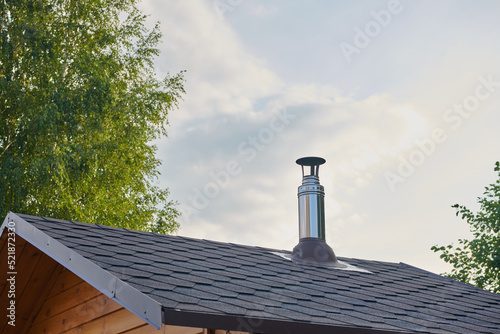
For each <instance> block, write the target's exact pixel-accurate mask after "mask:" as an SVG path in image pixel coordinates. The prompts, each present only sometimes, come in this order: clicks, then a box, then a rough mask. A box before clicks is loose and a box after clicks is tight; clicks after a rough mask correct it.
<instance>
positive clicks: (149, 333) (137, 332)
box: [119, 323, 166, 334]
mask: <svg viewBox="0 0 500 334" xmlns="http://www.w3.org/2000/svg"><path fill="white" fill-rule="evenodd" d="M165 333H166V332H165V326H163V327H162V328H160V329H158V330H157V329H156V328H154V327H153V326H151V325H150V324H148V323H144V324H142V325H140V326H138V327H136V328H132V329H130V330H126V331H123V332H120V333H119V334H165Z"/></svg>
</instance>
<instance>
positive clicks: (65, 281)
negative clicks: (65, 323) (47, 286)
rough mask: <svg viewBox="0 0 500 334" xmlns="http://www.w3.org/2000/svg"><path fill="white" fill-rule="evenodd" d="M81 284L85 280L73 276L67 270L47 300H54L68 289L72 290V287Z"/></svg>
mask: <svg viewBox="0 0 500 334" xmlns="http://www.w3.org/2000/svg"><path fill="white" fill-rule="evenodd" d="M81 282H83V280H82V279H81V278H80V277H78V276H76V275H75V274H73V272H71V270H68V269H66V268H65V269H64V271H63V272H62V273H61V276H60V277H59V279H58V280H57V282H56V283H55V284H54V286H53V287H52V290H51V291H50V293H49V295H48V296H47V298H48V299H49V298H52V297H54V296H55V295H57V294H59V293H62V292H64V291H66V290H67V289H71V288H72V287H74V286H75V285H77V284H80V283H81Z"/></svg>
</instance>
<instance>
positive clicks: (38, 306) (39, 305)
mask: <svg viewBox="0 0 500 334" xmlns="http://www.w3.org/2000/svg"><path fill="white" fill-rule="evenodd" d="M63 269H64V267H63V266H62V265H60V264H57V266H56V269H55V270H54V273H53V274H52V276H51V277H50V279H49V281H48V282H47V284H46V285H45V287H44V288H43V290H42V291H41V293H40V295H39V297H38V301H37V302H36V304H35V305H34V307H33V309H32V310H31V313H30V315H29V317H28V321H27V322H26V323H25V324H24V327H22V328H21V327H20V328H19V332H18V333H23V334H25V333H26V332H27V331H28V330H29V328H30V327H31V325H32V324H33V322H34V320H35V319H36V317H37V315H38V313H39V312H40V309H41V308H42V306H43V305H44V304H45V301H46V298H47V295H48V294H49V292H50V290H51V289H52V286H53V285H54V283H55V282H56V281H57V279H58V278H59V275H61V272H62V271H63Z"/></svg>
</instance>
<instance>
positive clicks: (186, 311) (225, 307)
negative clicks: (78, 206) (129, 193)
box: [18, 215, 500, 333]
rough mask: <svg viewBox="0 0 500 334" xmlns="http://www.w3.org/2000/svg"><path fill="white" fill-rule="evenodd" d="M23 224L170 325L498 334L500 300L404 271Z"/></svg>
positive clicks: (35, 220) (87, 228) (122, 232)
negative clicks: (156, 310) (152, 304)
mask: <svg viewBox="0 0 500 334" xmlns="http://www.w3.org/2000/svg"><path fill="white" fill-rule="evenodd" d="M18 216H20V217H21V218H22V219H24V220H25V221H26V222H28V223H30V224H32V225H33V226H34V227H36V228H37V229H39V230H41V231H43V232H44V233H45V234H47V235H49V236H50V237H52V238H54V239H56V240H57V241H59V242H61V243H62V244H63V245H65V246H66V247H68V248H70V249H71V250H74V251H76V252H77V253H79V254H80V255H82V256H83V257H85V258H87V259H89V260H90V261H92V262H94V263H95V264H97V265H98V266H100V267H101V268H103V269H105V270H106V271H108V272H109V273H111V274H112V275H114V276H116V277H117V278H119V279H120V280H122V281H124V282H126V283H128V284H129V285H130V286H132V287H134V288H135V289H137V290H139V291H140V292H142V293H143V294H145V295H147V296H149V297H150V298H152V299H154V300H156V301H157V302H159V303H160V304H161V305H162V308H163V311H164V317H165V319H164V321H165V323H167V324H168V323H170V324H184V325H186V326H187V325H188V324H187V323H185V322H187V321H189V322H191V323H190V325H191V326H193V327H195V326H199V327H208V326H207V325H206V324H207V323H210V319H218V320H219V321H221V322H223V321H226V322H227V323H228V324H231V326H232V328H231V329H239V330H242V331H243V330H245V331H252V332H261V331H262V332H271V331H272V330H273V329H274V330H275V331H276V333H278V332H288V333H293V332H294V331H295V330H297V332H298V331H303V330H305V331H307V330H309V331H310V330H311V329H312V328H313V327H307V326H313V325H314V326H315V327H314V332H316V333H320V332H322V331H329V330H330V331H331V330H332V328H331V327H338V329H339V330H340V331H339V332H338V333H362V332H366V333H370V332H374V333H378V331H376V330H380V333H390V332H403V333H405V332H410V333H500V295H496V294H493V293H489V292H486V291H483V290H480V289H477V288H475V287H472V286H469V285H466V284H462V283H458V282H455V281H453V280H451V279H448V278H444V277H442V276H439V275H435V274H432V273H429V272H427V271H424V270H421V269H418V268H415V267H412V266H409V265H406V264H403V263H399V264H397V263H387V262H378V261H368V260H359V259H350V258H339V260H341V261H343V262H345V263H348V264H350V265H352V266H355V267H357V268H359V269H364V270H366V271H369V272H362V271H346V270H338V269H328V268H318V267H310V266H309V267H304V266H301V265H297V264H294V263H293V262H291V261H289V260H287V259H286V258H284V257H282V256H279V255H276V253H277V252H278V253H282V254H288V255H289V254H290V252H289V251H277V250H273V249H266V248H260V247H250V246H243V245H236V244H231V243H221V242H215V241H209V240H198V239H192V238H186V237H180V236H167V235H159V234H153V233H146V232H138V231H132V230H127V229H119V228H113V227H108V226H101V225H91V224H84V223H78V222H71V221H61V220H55V219H48V218H40V217H33V216H27V215H18ZM284 324H288V325H293V326H288V327H287V331H285V330H284V328H285V327H286V326H284ZM236 325H238V327H239V328H235V327H236ZM294 328H295V330H294ZM363 329H364V330H365V331H363ZM342 330H343V331H342ZM335 333H337V332H335Z"/></svg>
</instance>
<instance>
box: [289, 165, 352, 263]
mask: <svg viewBox="0 0 500 334" xmlns="http://www.w3.org/2000/svg"><path fill="white" fill-rule="evenodd" d="M296 162H297V164H299V165H301V166H302V185H301V186H300V187H299V189H298V198H299V243H298V244H297V246H295V248H294V249H293V251H292V260H293V261H294V262H295V263H299V264H312V265H318V266H326V267H342V266H343V265H341V264H340V263H339V262H338V260H337V257H336V256H335V253H334V252H333V250H332V248H331V247H330V246H328V244H327V243H326V241H325V191H324V188H323V186H322V185H321V184H320V183H319V166H320V165H322V164H324V163H325V162H326V160H325V159H323V158H319V157H305V158H300V159H298V160H297V161H296Z"/></svg>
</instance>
